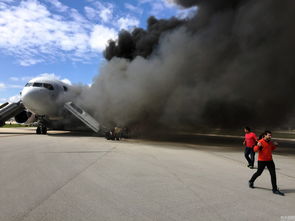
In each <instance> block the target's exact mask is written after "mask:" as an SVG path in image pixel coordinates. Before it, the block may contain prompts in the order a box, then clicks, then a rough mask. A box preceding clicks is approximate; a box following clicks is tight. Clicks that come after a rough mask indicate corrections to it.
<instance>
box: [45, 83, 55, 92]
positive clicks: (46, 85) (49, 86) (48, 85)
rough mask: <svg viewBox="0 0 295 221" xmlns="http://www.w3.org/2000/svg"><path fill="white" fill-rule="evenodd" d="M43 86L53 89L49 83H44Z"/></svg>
mask: <svg viewBox="0 0 295 221" xmlns="http://www.w3.org/2000/svg"><path fill="white" fill-rule="evenodd" d="M44 87H45V88H47V89H48V90H51V91H53V90H54V88H53V86H52V85H51V84H47V83H44Z"/></svg>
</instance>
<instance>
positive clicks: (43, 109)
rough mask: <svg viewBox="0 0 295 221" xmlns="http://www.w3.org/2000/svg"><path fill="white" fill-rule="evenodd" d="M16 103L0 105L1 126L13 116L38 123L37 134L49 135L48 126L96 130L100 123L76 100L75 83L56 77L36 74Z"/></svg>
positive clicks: (19, 119)
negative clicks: (75, 101) (84, 127)
mask: <svg viewBox="0 0 295 221" xmlns="http://www.w3.org/2000/svg"><path fill="white" fill-rule="evenodd" d="M20 95H21V98H20V101H19V102H16V103H8V102H6V103H4V104H2V105H0V126H3V125H4V124H5V121H7V120H8V119H10V118H12V117H14V118H15V121H16V122H17V123H25V122H33V121H36V122H37V128H36V134H47V129H48V128H52V129H66V128H67V127H68V128H77V127H81V126H82V125H84V126H87V127H88V128H90V129H91V130H93V131H94V132H96V133H98V132H99V131H100V129H101V128H100V124H99V123H98V122H97V121H96V120H95V119H94V118H93V117H92V116H91V115H90V114H88V113H87V112H86V111H85V110H83V109H82V108H81V107H79V106H78V105H77V104H75V103H74V102H73V100H74V98H75V97H76V96H77V95H78V92H77V90H76V88H75V86H72V85H69V84H66V83H64V82H62V81H60V80H57V79H49V78H47V77H37V78H34V79H32V80H30V81H29V82H28V83H27V84H26V85H25V87H24V88H23V90H22V91H21V92H20Z"/></svg>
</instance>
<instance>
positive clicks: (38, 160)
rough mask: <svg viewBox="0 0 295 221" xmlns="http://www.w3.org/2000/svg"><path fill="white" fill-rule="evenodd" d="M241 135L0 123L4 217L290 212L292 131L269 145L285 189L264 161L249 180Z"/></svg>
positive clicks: (55, 220) (217, 216) (272, 216)
mask: <svg viewBox="0 0 295 221" xmlns="http://www.w3.org/2000/svg"><path fill="white" fill-rule="evenodd" d="M186 141H188V142H186ZM241 142H242V141H241V140H240V138H234V137H233V138H231V137H227V138H224V137H220V138H218V137H214V136H211V137H210V136H203V135H196V136H191V137H190V138H189V137H186V138H183V137H180V138H179V139H176V138H175V139H174V140H173V139H170V140H169V139H168V138H167V139H163V140H161V141H160V140H157V141H144V140H132V139H130V140H122V141H108V140H106V139H104V138H102V137H96V136H93V135H91V134H90V135H89V134H85V133H83V134H77V133H69V132H61V131H49V134H48V135H36V134H35V130H34V129H31V128H20V129H10V128H0V220H1V221H23V220H24V221H41V220H42V221H78V220H79V221H80V220H81V221H82V220H83V221H84V220H87V221H88V220H93V221H101V220H102V221H104V220H107V221H108V220H110V221H111V220H120V221H121V220H128V221H129V220H136V221H137V220H139V221H145V220H153V221H162V220H163V221H164V220H167V221H168V220H169V221H173V220H177V221H178V220H181V221H183V220H206V221H208V220H267V221H271V220H276V221H278V220H295V206H294V205H295V154H294V143H293V141H288V142H287V141H284V142H283V145H281V149H278V151H277V152H275V153H274V161H275V164H276V167H277V180H278V186H279V188H280V190H281V191H282V192H284V193H285V194H286V195H285V196H278V195H274V194H273V193H272V191H271V183H270V176H269V173H268V171H267V169H266V170H265V171H264V173H263V174H262V175H261V176H260V177H259V178H258V179H257V181H256V182H255V187H256V188H255V189H250V188H249V187H248V180H249V179H250V177H251V176H252V174H253V173H254V172H255V171H256V170H251V169H249V168H247V166H246V165H247V164H246V160H245V159H244V156H243V147H242V145H241ZM256 159H257V157H256Z"/></svg>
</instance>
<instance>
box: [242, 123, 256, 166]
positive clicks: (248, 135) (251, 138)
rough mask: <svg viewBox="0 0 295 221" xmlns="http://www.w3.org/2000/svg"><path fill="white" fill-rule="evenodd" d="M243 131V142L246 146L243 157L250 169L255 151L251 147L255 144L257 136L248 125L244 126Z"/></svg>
mask: <svg viewBox="0 0 295 221" xmlns="http://www.w3.org/2000/svg"><path fill="white" fill-rule="evenodd" d="M244 132H245V140H244V142H243V144H244V145H245V146H246V147H245V152H244V154H245V158H246V160H247V161H248V167H250V168H251V169H254V161H255V152H254V150H253V147H254V146H255V145H256V142H257V137H256V134H255V133H253V132H251V129H250V127H245V128H244ZM249 156H250V157H251V158H250V157H249Z"/></svg>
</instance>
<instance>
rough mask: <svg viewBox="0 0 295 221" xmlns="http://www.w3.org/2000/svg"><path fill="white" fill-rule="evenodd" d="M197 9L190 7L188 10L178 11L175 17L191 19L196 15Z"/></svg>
mask: <svg viewBox="0 0 295 221" xmlns="http://www.w3.org/2000/svg"><path fill="white" fill-rule="evenodd" d="M197 10H198V8H197V7H192V8H188V9H180V10H178V11H177V14H176V17H178V18H181V19H186V18H191V17H193V16H194V15H195V14H196V13H197Z"/></svg>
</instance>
